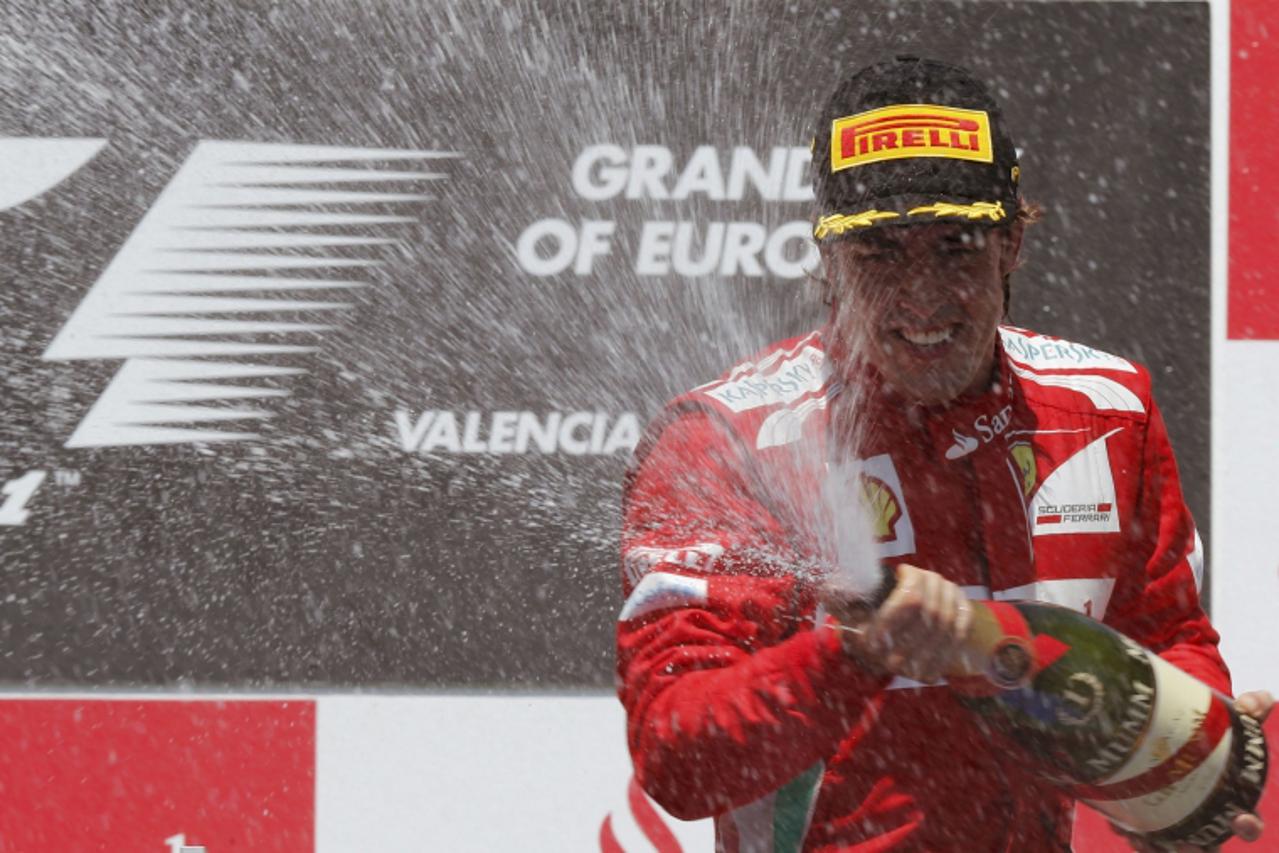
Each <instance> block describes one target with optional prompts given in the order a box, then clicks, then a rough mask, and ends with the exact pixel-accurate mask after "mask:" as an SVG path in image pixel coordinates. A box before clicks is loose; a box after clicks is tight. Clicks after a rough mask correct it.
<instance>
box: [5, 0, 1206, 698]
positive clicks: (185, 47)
mask: <svg viewBox="0 0 1279 853" xmlns="http://www.w3.org/2000/svg"><path fill="white" fill-rule="evenodd" d="M499 5H501V6H503V7H504V8H500V9H499V8H494V7H497V6H499ZM613 5H616V6H617V7H618V8H611V6H613ZM639 5H640V4H629V3H628V4H621V3H618V4H596V3H587V2H571V3H570V2H565V3H550V2H546V3H534V2H527V3H519V4H489V3H479V2H475V3H444V2H441V3H419V2H407V0H406V2H394V1H393V0H383V2H379V3H362V2H357V0H347V2H337V0H328V2H310V3H301V2H298V3H281V4H275V5H272V6H269V7H268V5H267V4H258V3H249V2H245V3H242V4H239V5H233V4H217V7H216V8H215V7H214V6H213V5H211V4H202V3H190V4H187V5H173V6H169V7H167V8H165V7H162V5H161V4H158V3H151V2H148V3H142V2H137V3H131V4H130V3H117V4H112V5H111V6H109V7H107V8H104V9H99V10H97V11H90V12H86V11H83V10H82V8H81V4H79V3H67V4H65V5H64V4H59V3H29V4H22V5H18V4H5V7H4V8H5V13H4V14H5V20H4V22H3V23H4V26H3V36H0V91H3V93H4V97H3V98H0V134H3V135H9V136H94V137H107V138H108V139H109V144H108V145H107V147H106V148H105V149H104V150H103V151H102V152H101V154H99V156H98V157H96V158H95V159H94V160H93V161H91V162H90V163H89V164H88V165H87V166H86V167H85V168H84V169H82V170H81V171H80V172H78V173H77V174H75V175H74V176H72V177H71V179H69V180H67V181H66V182H64V183H63V184H61V185H60V186H58V187H56V188H55V189H53V190H51V191H50V192H49V193H47V194H46V195H44V196H42V197H40V198H38V199H36V200H34V201H32V202H30V203H28V204H26V205H23V206H21V207H18V208H15V209H13V210H10V211H7V212H4V213H2V214H0V239H2V240H3V242H2V244H0V312H2V313H0V316H3V318H4V322H3V328H2V329H0V334H2V335H3V341H2V347H3V349H2V354H0V358H2V360H0V383H2V384H0V387H2V388H3V395H4V399H3V402H4V411H5V417H4V420H3V424H2V425H0V436H2V437H3V445H2V452H0V480H8V479H12V478H14V477H17V476H19V475H21V474H22V473H23V472H24V471H28V470H33V469H42V470H53V469H55V468H62V469H68V470H74V471H77V472H79V473H80V475H81V484H80V485H79V486H78V487H60V486H57V485H56V484H54V483H52V482H51V481H50V482H48V483H46V484H45V486H43V487H42V489H41V491H40V492H39V493H38V494H37V495H36V497H35V499H34V500H33V501H32V503H31V505H30V507H29V508H30V509H31V511H32V515H31V518H30V520H29V521H28V523H27V524H26V525H25V526H22V527H6V528H0V539H2V541H3V544H2V545H0V561H2V562H0V566H2V572H3V573H2V574H0V586H2V587H3V589H2V591H0V649H2V652H3V653H2V655H0V680H2V681H3V682H6V683H8V684H10V685H21V684H25V685H31V686H53V685H77V686H86V685H173V684H177V683H192V684H195V685H207V686H213V685H219V686H221V685H225V686H275V687H279V686H286V685H304V686H323V685H381V686H413V687H442V686H463V685H474V686H500V685H523V686H557V687H565V686H568V687H582V686H604V685H607V684H609V683H610V679H611V672H610V668H611V661H612V648H611V635H612V623H613V619H614V614H615V613H616V612H617V610H618V608H619V606H620V603H621V602H620V600H619V595H618V582H617V569H616V559H617V555H616V544H615V531H616V527H617V520H618V519H617V515H618V507H617V503H618V492H619V486H618V483H619V479H620V475H621V471H622V467H623V462H624V460H623V458H622V455H621V454H619V455H617V456H615V457H611V458H603V457H570V456H563V455H556V456H537V455H529V456H496V457H487V456H450V455H438V456H422V455H414V454H407V453H404V452H403V451H401V450H400V449H399V447H398V444H397V441H396V439H395V433H394V429H393V427H392V426H391V421H392V412H393V411H394V410H395V409H397V408H406V409H409V410H412V411H413V412H418V411H421V410H422V409H426V408H435V409H450V410H457V411H466V410H472V409H474V410H484V411H491V410H497V409H528V410H533V411H539V412H546V411H551V410H572V409H601V410H604V411H609V412H613V413H616V412H620V411H623V410H627V409H631V410H634V411H636V412H638V413H639V414H640V415H641V416H642V417H647V416H650V415H651V414H653V413H654V411H655V410H656V407H657V406H658V405H659V404H660V402H661V400H663V399H664V398H666V397H667V396H669V395H671V394H673V393H675V392H677V391H679V390H681V389H683V388H686V387H688V386H691V385H693V384H696V383H699V382H701V381H704V380H706V379H708V378H710V377H712V376H713V375H715V374H717V373H718V372H719V371H720V370H721V369H722V368H723V367H725V366H726V365H727V364H728V363H730V362H731V361H733V360H735V359H736V358H737V357H739V356H741V355H743V354H745V352H746V351H748V350H750V349H753V348H755V347H758V346H760V345H762V344H764V343H766V342H767V341H768V340H769V339H770V338H775V337H779V336H782V335H785V334H791V333H795V332H798V331H800V330H802V329H804V328H805V327H806V326H808V325H810V324H811V323H813V322H814V319H815V318H816V317H817V316H818V309H819V307H820V306H819V305H817V304H815V301H814V299H813V295H812V294H811V293H809V292H806V291H805V290H804V288H802V287H800V286H798V285H796V284H795V283H794V282H788V281H780V280H779V281H770V280H761V279H747V278H736V279H724V280H721V279H716V278H703V279H697V280H688V279H682V278H679V277H675V276H672V277H669V278H641V277H637V276H636V275H635V274H634V273H633V272H632V269H631V264H630V258H631V257H632V255H633V248H634V247H633V245H631V243H633V240H634V236H635V235H636V234H638V233H639V227H640V223H641V222H642V221H643V220H646V219H668V220H669V219H685V220H693V221H698V222H702V221H705V220H707V219H720V220H727V219H736V220H754V221H760V222H767V223H770V224H773V225H775V224H778V223H780V222H783V221H786V220H789V219H794V218H802V217H805V216H807V214H808V211H807V210H806V209H805V206H804V205H803V204H798V205H797V204H793V203H792V204H782V203H772V204H764V203H761V202H760V201H759V200H758V199H757V198H754V197H748V198H747V199H746V200H745V201H743V202H708V201H705V200H694V201H690V202H671V201H626V200H624V199H621V200H613V201H607V202H591V201H587V200H583V199H580V198H577V197H576V196H575V195H574V194H573V192H572V190H571V186H570V171H571V167H572V164H573V161H574V159H575V157H576V156H577V154H578V152H579V151H580V150H581V149H582V148H583V147H584V146H586V145H588V144H593V143H604V142H614V143H617V144H620V145H623V146H628V145H631V144H635V143H655V144H665V145H668V146H670V147H671V148H672V150H673V151H674V152H675V153H676V160H677V162H680V158H681V157H683V156H687V154H689V153H690V152H691V151H692V150H693V148H694V147H696V146H697V145H700V144H708V145H713V146H716V147H717V148H719V149H721V151H725V152H726V151H727V150H728V149H730V148H731V147H732V146H735V145H748V146H752V147H754V148H755V149H757V150H767V149H768V148H770V147H771V146H773V145H803V144H806V143H807V141H808V139H809V136H810V133H811V131H810V129H809V128H808V120H809V116H810V113H811V112H812V110H813V108H814V103H815V101H816V100H817V99H818V98H820V97H822V96H823V95H824V94H825V92H826V91H827V89H828V88H829V87H830V86H831V85H832V84H833V82H834V81H835V80H836V79H837V78H838V76H839V75H840V74H842V73H844V72H845V71H847V70H849V69H851V68H853V67H855V66H858V65H861V64H863V63H865V62H867V61H870V60H874V59H878V58H882V57H886V56H890V55H892V54H893V53H894V52H900V51H910V52H917V53H924V54H932V55H936V56H939V57H941V58H944V59H949V60H952V61H957V62H960V63H965V64H968V65H970V66H972V67H974V68H975V69H976V70H977V71H979V72H980V73H981V74H983V75H985V76H986V77H987V78H989V79H990V80H991V81H992V82H993V83H994V85H995V88H996V89H997V91H998V92H999V95H1000V96H1001V97H1002V98H1003V100H1004V101H1005V103H1006V105H1007V112H1008V114H1009V117H1010V119H1011V121H1012V124H1013V126H1014V127H1015V128H1018V136H1019V139H1020V142H1021V145H1022V147H1023V148H1024V150H1025V156H1024V161H1023V165H1024V175H1025V178H1024V186H1025V190H1026V192H1027V193H1028V194H1029V195H1030V196H1031V197H1032V198H1033V199H1035V200H1037V201H1039V202H1040V203H1041V204H1042V205H1043V206H1044V208H1045V217H1044V221H1043V222H1042V224H1040V225H1038V226H1037V227H1036V228H1035V229H1034V231H1033V234H1032V236H1031V237H1030V242H1029V253H1028V264H1027V267H1026V269H1025V270H1024V271H1022V272H1020V273H1019V274H1018V275H1017V280H1016V293H1015V303H1014V319H1015V320H1017V321H1018V322H1020V323H1022V324H1025V325H1029V326H1032V327H1034V328H1037V329H1040V330H1042V331H1045V332H1050V333H1054V334H1059V335H1062V336H1065V337H1069V338H1073V339H1076V340H1080V341H1084V342H1087V343H1089V344H1093V345H1095V346H1098V347H1102V348H1106V349H1110V350H1113V351H1117V352H1120V353H1123V354H1126V355H1130V356H1132V357H1135V358H1137V359H1141V360H1143V361H1145V362H1146V363H1147V364H1149V365H1150V367H1151V369H1152V371H1153V373H1154V377H1155V384H1156V388H1157V392H1158V395H1159V398H1160V399H1161V400H1162V403H1163V406H1164V408H1165V412H1166V414H1167V418H1168V421H1169V423H1170V428H1171V431H1172V435H1173V441H1174V444H1175V446H1176V449H1177V450H1178V452H1179V454H1180V459H1181V465H1182V471H1183V475H1184V478H1185V484H1186V490H1187V492H1188V495H1189V500H1190V503H1191V506H1192V508H1193V509H1194V510H1195V512H1196V515H1197V516H1198V518H1199V519H1200V520H1201V522H1203V523H1204V524H1206V522H1207V520H1208V487H1209V483H1208V471H1209V468H1208V462H1209V457H1208V448H1209V444H1208V439H1209V436H1208V423H1209V387H1208V377H1209V361H1208V356H1209V288H1208V281H1209V269H1208V267H1209V251H1208V249H1209V243H1208V230H1209V165H1208V161H1209V157H1208V140H1209V130H1208V127H1209V106H1210V105H1209V94H1208V93H1209V70H1208V69H1209V32H1208V10H1207V6H1206V5H1205V4H1177V3H1153V4H1149V5H1139V4H1131V3H1119V4H1102V3H1060V4H1042V3H1030V4H1009V3H1000V2H973V3H948V2H924V3H882V2H881V3H874V2H862V3H858V4H830V3H817V2H809V0H802V2H794V3H784V4H783V3H776V2H771V0H760V2H740V3H733V4H726V3H722V2H709V3H705V4H694V5H690V4H685V3H677V2H669V3H653V4H644V8H642V9H637V8H632V7H635V6H639ZM144 9H145V10H146V11H143V10H144ZM694 9H696V11H693V10H694ZM200 139H225V140H251V141H258V142H300V143H316V144H341V145H360V146H376V147H407V148H413V147H420V148H446V149H450V150H455V151H458V152H461V153H462V154H463V157H462V158H461V159H459V160H456V161H451V162H449V163H448V164H446V165H445V166H443V167H442V168H443V170H444V171H446V172H447V173H448V175H449V179H448V180H446V181H443V182H439V183H436V184H434V185H432V186H431V187H430V188H429V191H430V193H431V194H432V196H433V198H432V200H431V201H429V202H427V203H426V204H425V205H424V206H423V207H422V208H421V220H422V221H421V223H420V224H418V225H413V226H409V227H408V228H407V229H406V230H405V231H404V232H402V236H404V237H405V239H406V242H405V246H404V247H402V248H395V247H392V248H388V249H386V250H385V251H381V253H380V254H379V257H381V258H382V259H383V260H385V261H387V263H386V265H385V266H383V267H382V268H380V269H379V270H378V271H376V272H375V273H374V274H373V275H372V277H371V279H370V280H371V282H372V286H371V287H368V288H366V289H364V290H360V291H355V292H353V293H351V294H348V296H347V298H349V299H351V300H353V301H354V303H355V305H354V307H353V308H352V309H350V310H349V311H347V312H345V313H344V314H343V315H342V316H341V317H340V318H339V319H338V321H337V328H336V329H335V330H333V331H332V332H329V333H327V334H325V335H323V336H317V338H316V340H315V341H313V343H315V344H316V345H317V346H319V348H320V350H319V352H318V353H316V354H313V355H309V356H299V357H293V358H280V359H278V361H279V363H281V364H294V365H296V366H302V367H306V368H307V369H308V370H309V372H308V373H307V374H306V375H304V376H299V377H296V378H293V379H288V380H286V381H283V382H281V383H280V385H281V387H287V388H288V389H289V390H290V392H291V395H290V396H289V397H287V398H284V399H280V400H276V401H272V402H271V403H270V407H271V409H272V410H273V411H275V412H276V414H277V416H276V417H275V418H274V419H273V420H272V421H270V422H268V423H266V424H264V425H262V427H261V429H262V431H263V433H264V440H262V441H260V442H252V443H244V444H208V445H202V446H192V445H176V446H168V447H164V446H161V447H133V448H129V447H123V448H101V449H94V450H71V449H66V448H64V447H63V444H64V442H65V441H66V439H67V438H68V436H69V435H70V434H71V432H72V431H73V430H74V428H75V426H76V424H77V423H79V421H80V420H81V419H82V418H83V417H84V415H85V413H86V411H87V410H88V408H89V406H90V405H91V404H92V403H93V401H94V400H95V399H97V397H98V395H99V394H100V393H101V392H102V390H103V388H104V387H105V385H106V383H107V382H108V380H109V379H110V377H111V376H112V375H114V373H115V371H116V369H117V368H118V366H119V364H118V363H114V362H101V361H82V362H46V361H42V360H41V354H42V353H43V352H44V350H45V348H46V347H47V346H48V344H49V341H50V340H51V339H52V337H53V336H54V334H55V333H56V332H57V331H58V330H59V329H60V328H61V327H62V325H63V323H65V321H66V320H67V318H68V317H69V316H70V314H71V312H72V310H73V309H74V308H75V307H76V305H77V304H78V303H79V302H80V300H81V299H82V297H83V296H84V294H85V293H86V292H88V289H89V287H90V286H91V285H92V284H93V282H94V281H95V279H96V278H97V276H98V275H99V274H100V273H101V271H102V270H103V268H104V266H105V265H106V264H107V262H108V261H109V260H110V259H111V258H112V256H113V255H114V253H115V252H116V251H117V249H118V248H119V247H120V245H121V244H122V243H123V241H124V240H125V239H126V237H127V236H128V234H129V233H130V232H131V230H132V228H133V227H134V225H135V224H136V223H137V222H138V220H139V219H140V217H141V216H142V215H143V214H144V213H145V211H146V210H147V209H148V207H149V206H150V205H151V204H152V203H153V202H154V200H155V198H156V196H157V194H158V193H159V191H160V190H161V189H162V188H163V186H164V185H165V184H166V182H167V181H168V180H169V178H170V177H172V175H173V174H174V172H175V171H176V169H177V168H178V166H179V165H180V164H181V162H182V161H183V160H184V158H185V157H186V156H187V155H188V154H189V153H190V151H191V150H192V148H193V146H194V144H195V143H196V142H197V141H198V140H200ZM546 216H563V217H565V218H568V219H570V220H577V219H586V218H592V219H612V220H616V221H617V222H618V235H619V237H618V248H617V249H616V250H615V251H614V253H613V255H611V256H610V257H608V258H606V259H604V260H603V261H602V262H601V263H600V264H599V265H598V266H597V269H596V271H595V274H594V275H592V276H590V277H578V276H574V275H563V276H556V277H550V278H535V277H532V276H530V275H528V274H526V273H524V272H522V271H521V270H520V269H519V267H518V266H517V264H516V263H515V261H514V259H513V248H512V247H513V245H514V242H515V240H516V238H517V236H518V234H519V233H520V231H521V230H522V229H523V228H524V227H526V226H527V225H528V224H529V223H531V222H533V221H535V220H537V219H540V218H542V217H546ZM628 241H630V242H628Z"/></svg>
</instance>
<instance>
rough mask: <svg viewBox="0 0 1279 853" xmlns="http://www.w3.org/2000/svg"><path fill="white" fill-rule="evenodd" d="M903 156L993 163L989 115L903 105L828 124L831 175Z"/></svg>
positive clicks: (927, 106)
mask: <svg viewBox="0 0 1279 853" xmlns="http://www.w3.org/2000/svg"><path fill="white" fill-rule="evenodd" d="M906 157H950V158H952V159H955V160H977V161H979V162H982V163H993V162H994V160H995V151H994V147H993V146H992V145H991V141H990V116H988V115H987V114H986V113H985V112H983V111H981V110H963V109H957V108H954V107H938V106H933V105H929V104H903V105H900V106H895V107H880V108H879V109H876V110H870V111H869V112H864V113H858V114H857V115H855V116H845V117H844V118H837V119H835V121H834V122H833V124H832V126H831V134H830V170H831V171H832V172H838V171H839V170H841V169H851V168H853V167H854V166H864V165H866V164H867V163H877V162H879V161H881V160H897V159H901V158H906Z"/></svg>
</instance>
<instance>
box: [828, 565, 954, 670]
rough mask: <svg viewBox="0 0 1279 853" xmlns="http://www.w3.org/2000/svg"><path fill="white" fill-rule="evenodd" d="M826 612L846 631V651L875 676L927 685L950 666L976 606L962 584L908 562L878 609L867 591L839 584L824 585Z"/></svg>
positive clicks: (844, 633)
mask: <svg viewBox="0 0 1279 853" xmlns="http://www.w3.org/2000/svg"><path fill="white" fill-rule="evenodd" d="M820 597H821V601H822V603H823V604H824V605H825V607H826V610H827V612H828V613H830V614H831V615H832V616H834V617H835V618H836V619H837V620H839V622H840V624H841V625H843V626H844V627H845V628H846V629H848V630H845V631H844V632H843V634H842V639H843V643H844V650H845V652H847V653H848V654H849V655H851V656H852V657H853V658H854V659H856V660H857V661H858V662H860V663H861V664H862V665H863V666H864V667H865V668H866V669H867V670H868V671H869V672H873V673H885V672H887V673H891V674H892V675H901V676H904V677H906V678H911V679H914V680H916V681H922V682H923V683H925V684H932V683H934V682H936V681H938V680H939V679H940V678H941V677H942V675H944V674H945V672H946V671H947V670H948V669H949V668H950V665H951V663H952V658H953V657H954V655H955V652H956V650H957V649H959V648H960V647H961V645H962V643H963V640H964V639H965V638H966V637H967V636H968V630H969V628H970V627H971V625H972V605H971V603H970V602H969V600H968V596H966V595H965V594H964V591H963V590H962V589H961V588H960V587H959V586H958V585H956V584H954V583H952V582H951V581H948V580H946V579H945V578H944V577H942V576H941V575H939V574H937V573H936V572H930V571H928V570H927V569H921V568H919V567H917V566H912V565H910V564H908V563H900V564H898V566H897V568H896V583H895V585H894V586H893V589H892V592H891V593H890V594H889V595H888V598H887V599H885V600H884V603H883V604H881V605H880V606H879V607H878V608H877V609H875V608H874V604H873V599H872V600H871V601H868V600H867V598H866V596H865V594H864V593H858V594H854V593H852V592H850V591H849V590H848V589H846V588H845V587H842V586H840V585H838V584H837V583H830V582H828V583H827V584H825V585H823V587H822V589H821V592H820Z"/></svg>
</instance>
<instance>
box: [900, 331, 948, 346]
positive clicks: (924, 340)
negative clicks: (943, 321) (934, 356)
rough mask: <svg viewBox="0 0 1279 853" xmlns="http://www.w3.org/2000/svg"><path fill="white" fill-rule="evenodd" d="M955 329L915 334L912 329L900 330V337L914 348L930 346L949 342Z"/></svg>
mask: <svg viewBox="0 0 1279 853" xmlns="http://www.w3.org/2000/svg"><path fill="white" fill-rule="evenodd" d="M954 332H955V328H954V327H953V326H947V327H946V328H944V329H938V330H936V331H932V332H917V331H914V330H913V329H902V330H901V336H902V337H903V338H905V339H906V340H907V341H909V342H910V343H912V344H914V345H915V346H921V347H923V346H931V345H932V344H944V343H946V341H948V340H950V336H951V335H952V334H954Z"/></svg>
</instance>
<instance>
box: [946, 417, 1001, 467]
mask: <svg viewBox="0 0 1279 853" xmlns="http://www.w3.org/2000/svg"><path fill="white" fill-rule="evenodd" d="M1012 419H1013V407H1012V406H1011V405H1008V406H1004V407H1003V408H1002V409H1000V410H999V411H998V412H995V414H993V415H981V416H980V417H978V418H977V419H976V420H975V421H973V431H974V432H976V433H977V434H978V435H979V436H981V441H978V440H977V439H975V438H973V437H972V436H971V435H964V434H963V433H962V432H960V431H959V430H957V429H952V430H951V431H950V432H951V435H952V436H954V439H955V443H954V444H952V445H951V446H950V447H949V448H947V449H946V458H947V459H950V460H955V459H963V458H964V457H965V456H967V455H968V454H970V453H972V452H973V451H974V450H976V449H977V448H978V447H981V445H982V444H983V443H986V444H989V443H990V442H992V441H994V440H995V436H997V435H1003V433H1004V430H1006V429H1008V424H1009V422H1011V421H1012Z"/></svg>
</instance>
